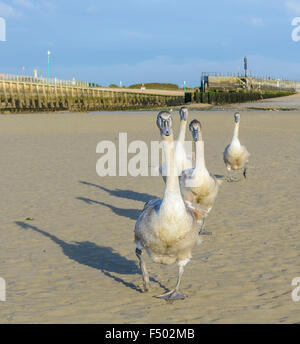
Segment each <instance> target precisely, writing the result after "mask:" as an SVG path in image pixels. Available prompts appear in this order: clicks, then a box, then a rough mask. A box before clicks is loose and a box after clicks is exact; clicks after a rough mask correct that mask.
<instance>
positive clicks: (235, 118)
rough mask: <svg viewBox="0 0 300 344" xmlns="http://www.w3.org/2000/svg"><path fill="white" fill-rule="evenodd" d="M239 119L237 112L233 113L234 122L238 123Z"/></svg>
mask: <svg viewBox="0 0 300 344" xmlns="http://www.w3.org/2000/svg"><path fill="white" fill-rule="evenodd" d="M239 120H240V114H239V113H236V114H234V121H235V123H238V122H239Z"/></svg>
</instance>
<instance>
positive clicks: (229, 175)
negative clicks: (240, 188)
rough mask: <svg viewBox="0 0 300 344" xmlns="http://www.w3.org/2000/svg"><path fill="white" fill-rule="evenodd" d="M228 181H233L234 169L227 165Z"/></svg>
mask: <svg viewBox="0 0 300 344" xmlns="http://www.w3.org/2000/svg"><path fill="white" fill-rule="evenodd" d="M227 181H228V182H233V181H234V179H233V178H232V171H231V168H230V167H227Z"/></svg>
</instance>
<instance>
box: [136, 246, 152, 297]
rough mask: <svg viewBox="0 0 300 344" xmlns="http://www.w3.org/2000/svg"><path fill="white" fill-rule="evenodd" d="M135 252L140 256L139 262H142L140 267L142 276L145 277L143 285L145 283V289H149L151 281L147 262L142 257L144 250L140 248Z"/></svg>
mask: <svg viewBox="0 0 300 344" xmlns="http://www.w3.org/2000/svg"><path fill="white" fill-rule="evenodd" d="M135 254H136V256H137V257H138V260H139V263H140V269H141V272H142V277H143V285H144V291H148V290H149V289H150V281H149V274H148V271H147V269H146V264H145V263H144V261H143V259H142V250H140V249H139V248H136V249H135Z"/></svg>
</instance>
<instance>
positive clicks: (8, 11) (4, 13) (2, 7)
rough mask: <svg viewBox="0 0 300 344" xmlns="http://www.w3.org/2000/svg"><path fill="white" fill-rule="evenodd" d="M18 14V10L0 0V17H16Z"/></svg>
mask: <svg viewBox="0 0 300 344" xmlns="http://www.w3.org/2000/svg"><path fill="white" fill-rule="evenodd" d="M18 15H19V14H18V12H16V10H15V9H14V8H13V7H12V6H9V5H7V4H6V3H4V2H2V1H0V17H3V18H8V17H17V16H18Z"/></svg>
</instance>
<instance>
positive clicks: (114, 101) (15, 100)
mask: <svg viewBox="0 0 300 344" xmlns="http://www.w3.org/2000/svg"><path fill="white" fill-rule="evenodd" d="M184 101H185V98H184V92H183V91H160V90H144V91H141V90H132V89H125V88H124V89H122V88H99V87H88V86H85V87H84V86H81V85H77V84H76V85H64V84H57V85H56V84H45V83H40V82H33V81H26V79H25V80H24V81H20V80H5V79H2V80H1V78H0V113H10V112H42V111H102V110H130V109H147V108H149V109H151V108H159V107H171V106H176V105H182V104H184Z"/></svg>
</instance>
